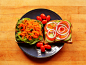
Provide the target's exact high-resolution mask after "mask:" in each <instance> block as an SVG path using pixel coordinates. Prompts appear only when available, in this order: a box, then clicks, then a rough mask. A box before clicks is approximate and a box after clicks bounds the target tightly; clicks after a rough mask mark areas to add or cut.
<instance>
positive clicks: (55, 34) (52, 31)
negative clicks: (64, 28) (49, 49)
mask: <svg viewBox="0 0 86 65" xmlns="http://www.w3.org/2000/svg"><path fill="white" fill-rule="evenodd" d="M51 30H52V31H51ZM49 32H51V33H53V35H54V36H53V37H50V36H49ZM54 32H55V33H54ZM47 35H48V37H49V38H55V37H56V31H55V30H54V29H49V30H48V32H47Z"/></svg>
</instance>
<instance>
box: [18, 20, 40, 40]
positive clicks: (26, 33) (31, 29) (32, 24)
mask: <svg viewBox="0 0 86 65" xmlns="http://www.w3.org/2000/svg"><path fill="white" fill-rule="evenodd" d="M19 28H21V29H20V30H21V33H19V34H18V35H21V36H22V39H24V37H26V38H27V39H28V40H32V38H38V37H39V35H42V31H41V24H39V22H37V21H36V20H23V21H22V23H20V24H19ZM39 39H40V38H39Z"/></svg>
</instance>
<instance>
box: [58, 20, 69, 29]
mask: <svg viewBox="0 0 86 65" xmlns="http://www.w3.org/2000/svg"><path fill="white" fill-rule="evenodd" d="M59 24H64V25H66V26H67V28H69V29H70V25H69V23H68V22H67V21H61V22H60V23H59Z"/></svg>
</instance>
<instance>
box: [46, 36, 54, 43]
mask: <svg viewBox="0 0 86 65" xmlns="http://www.w3.org/2000/svg"><path fill="white" fill-rule="evenodd" d="M45 40H46V41H47V42H49V43H52V42H54V41H51V40H49V39H47V37H45Z"/></svg>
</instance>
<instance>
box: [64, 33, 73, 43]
mask: <svg viewBox="0 0 86 65" xmlns="http://www.w3.org/2000/svg"><path fill="white" fill-rule="evenodd" d="M71 37H72V35H71V34H70V35H69V36H68V38H67V39H65V40H64V41H68V40H70V39H71Z"/></svg>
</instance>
